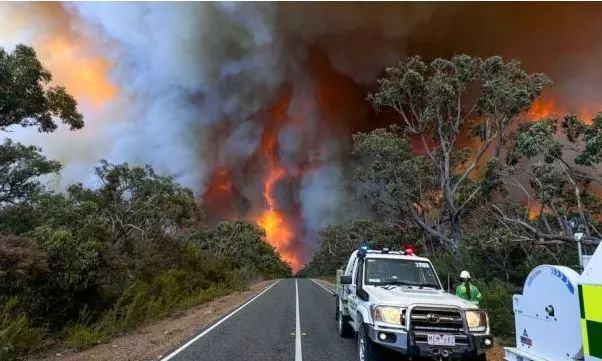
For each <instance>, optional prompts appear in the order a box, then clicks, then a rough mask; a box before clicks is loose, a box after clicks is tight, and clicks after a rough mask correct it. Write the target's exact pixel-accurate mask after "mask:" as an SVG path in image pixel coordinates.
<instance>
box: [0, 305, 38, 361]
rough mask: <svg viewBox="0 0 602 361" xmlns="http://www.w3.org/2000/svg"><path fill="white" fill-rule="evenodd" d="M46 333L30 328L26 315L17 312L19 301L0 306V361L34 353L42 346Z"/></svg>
mask: <svg viewBox="0 0 602 361" xmlns="http://www.w3.org/2000/svg"><path fill="white" fill-rule="evenodd" d="M45 335H46V331H45V330H44V329H42V328H36V327H32V326H31V322H30V321H29V319H28V317H27V315H25V314H24V313H23V312H22V311H21V310H19V299H18V298H16V297H13V298H10V299H8V300H7V301H6V303H4V304H3V305H2V304H0V361H5V360H12V359H14V358H16V357H17V356H19V355H22V354H25V353H28V352H32V351H36V350H37V349H39V348H40V347H41V346H42V345H43V340H44V337H45Z"/></svg>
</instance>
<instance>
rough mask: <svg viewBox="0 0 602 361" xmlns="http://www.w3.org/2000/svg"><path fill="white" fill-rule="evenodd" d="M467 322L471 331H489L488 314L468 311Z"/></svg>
mask: <svg viewBox="0 0 602 361" xmlns="http://www.w3.org/2000/svg"><path fill="white" fill-rule="evenodd" d="M466 322H467V323H468V329H469V330H470V331H473V332H485V331H487V314H486V313H485V312H484V311H466Z"/></svg>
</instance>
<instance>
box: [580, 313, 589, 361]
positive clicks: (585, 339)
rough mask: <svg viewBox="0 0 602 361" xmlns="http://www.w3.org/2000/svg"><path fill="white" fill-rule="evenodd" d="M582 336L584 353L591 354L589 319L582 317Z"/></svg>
mask: <svg viewBox="0 0 602 361" xmlns="http://www.w3.org/2000/svg"><path fill="white" fill-rule="evenodd" d="M581 337H582V338H583V354H584V355H589V338H588V337H587V321H586V320H584V319H581Z"/></svg>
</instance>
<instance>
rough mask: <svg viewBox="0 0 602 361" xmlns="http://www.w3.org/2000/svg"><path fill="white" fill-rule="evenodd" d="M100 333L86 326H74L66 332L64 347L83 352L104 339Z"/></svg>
mask: <svg viewBox="0 0 602 361" xmlns="http://www.w3.org/2000/svg"><path fill="white" fill-rule="evenodd" d="M104 337H105V336H103V334H102V333H100V332H97V331H95V330H94V329H93V328H92V327H89V326H86V325H75V326H73V327H71V328H69V329H68V330H67V340H66V341H65V346H67V347H68V348H70V349H73V350H75V351H81V350H85V349H87V348H89V347H91V346H94V345H96V344H97V343H99V342H101V341H102V340H103V339H104Z"/></svg>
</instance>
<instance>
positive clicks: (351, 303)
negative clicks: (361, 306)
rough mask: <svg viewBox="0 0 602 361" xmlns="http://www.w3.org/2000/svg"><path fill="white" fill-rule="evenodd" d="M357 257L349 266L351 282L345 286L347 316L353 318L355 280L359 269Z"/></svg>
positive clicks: (355, 313) (354, 316) (354, 311)
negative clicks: (347, 307)
mask: <svg viewBox="0 0 602 361" xmlns="http://www.w3.org/2000/svg"><path fill="white" fill-rule="evenodd" d="M358 264H359V262H358V259H357V258H356V259H355V260H354V261H353V267H352V268H351V270H352V273H351V284H350V285H349V287H348V288H347V292H348V294H347V300H348V304H349V316H350V317H351V318H352V319H353V320H354V321H356V320H355V318H356V317H357V316H356V315H357V300H358V299H357V295H356V294H355V291H356V290H357V280H358V279H359V277H358V276H359V273H358V272H359V271H358V267H357V266H358Z"/></svg>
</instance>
